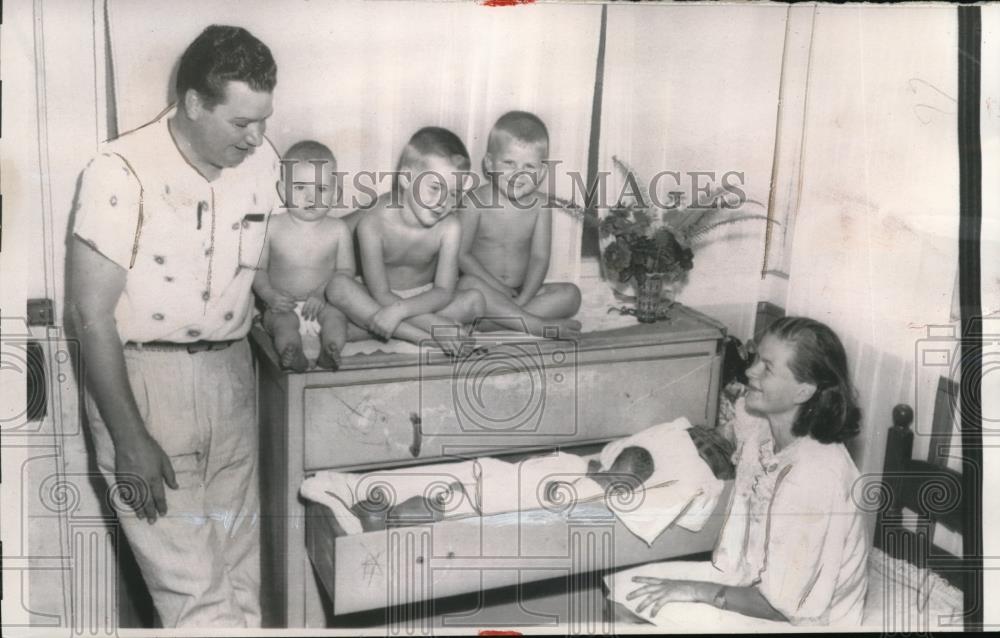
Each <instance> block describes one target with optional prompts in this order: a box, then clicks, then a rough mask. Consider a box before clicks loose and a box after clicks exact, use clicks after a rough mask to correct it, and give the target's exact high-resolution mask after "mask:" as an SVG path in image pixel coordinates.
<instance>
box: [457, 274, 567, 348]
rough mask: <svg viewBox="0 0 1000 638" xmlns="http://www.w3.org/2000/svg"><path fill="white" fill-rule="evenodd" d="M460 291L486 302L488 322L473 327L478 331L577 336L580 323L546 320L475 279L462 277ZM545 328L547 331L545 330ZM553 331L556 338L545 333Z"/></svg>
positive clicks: (564, 320) (565, 320) (563, 336)
mask: <svg viewBox="0 0 1000 638" xmlns="http://www.w3.org/2000/svg"><path fill="white" fill-rule="evenodd" d="M458 288H459V289H460V290H478V291H479V292H481V293H482V295H483V297H485V299H486V315H488V316H489V317H490V320H489V321H481V322H479V323H478V324H477V326H478V327H479V329H480V330H527V331H528V333H529V334H533V335H536V336H539V337H547V336H558V337H559V338H560V339H574V338H576V337H579V336H580V327H581V326H580V322H579V321H576V320H575V319H546V318H544V317H539V316H538V315H535V314H533V313H531V312H529V311H527V310H525V309H524V308H522V307H521V306H518V305H517V304H516V303H514V300H513V299H511V298H509V297H507V296H506V295H504V294H503V293H502V292H500V291H499V290H497V289H495V288H493V287H492V286H490V285H489V284H487V283H486V282H484V281H483V280H481V279H479V278H478V277H471V276H468V275H466V276H465V277H462V278H461V279H460V280H459V282H458ZM546 328H548V329H549V330H546ZM553 329H554V330H555V331H556V332H557V334H556V335H552V334H551V333H550V332H549V331H550V330H553Z"/></svg>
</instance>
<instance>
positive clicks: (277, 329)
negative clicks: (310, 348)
mask: <svg viewBox="0 0 1000 638" xmlns="http://www.w3.org/2000/svg"><path fill="white" fill-rule="evenodd" d="M264 327H265V328H266V329H267V331H268V332H269V333H271V336H272V337H273V338H274V349H275V350H277V351H278V359H279V361H280V362H281V367H282V368H283V369H286V370H287V369H291V370H294V371H296V372H305V371H306V369H308V368H309V360H308V359H306V355H305V353H304V352H303V351H302V336H301V335H299V318H298V316H296V314H295V313H294V312H273V311H271V310H268V311H267V312H266V313H265V317H264Z"/></svg>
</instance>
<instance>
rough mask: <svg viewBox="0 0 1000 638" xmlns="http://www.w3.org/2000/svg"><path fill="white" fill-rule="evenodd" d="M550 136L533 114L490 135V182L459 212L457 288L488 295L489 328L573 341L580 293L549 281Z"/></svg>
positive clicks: (504, 121) (513, 115)
mask: <svg viewBox="0 0 1000 638" xmlns="http://www.w3.org/2000/svg"><path fill="white" fill-rule="evenodd" d="M548 150H549V135H548V131H547V130H546V128H545V124H544V123H543V122H542V121H541V120H540V119H539V118H538V117H536V116H535V115H532V114H531V113H525V112H523V111H511V112H510V113H507V114H505V115H503V116H502V117H500V119H499V120H497V123H496V124H494V125H493V129H492V130H491V131H490V137H489V140H488V142H487V150H486V157H485V158H484V159H483V166H484V169H485V170H486V173H487V177H488V179H487V183H486V184H484V185H483V186H482V187H480V188H478V189H476V190H475V191H473V192H472V193H470V195H469V197H468V198H467V199H466V201H465V203H464V206H463V209H462V211H461V213H460V217H461V220H462V245H461V249H460V251H459V261H458V263H459V267H460V268H461V270H462V274H463V277H462V279H461V280H460V281H459V289H462V290H478V291H480V292H481V293H483V296H484V297H485V298H486V314H487V315H488V316H489V317H490V318H491V321H490V324H489V325H486V326H483V327H485V328H487V329H489V328H497V327H499V328H508V329H514V330H521V329H524V328H527V330H528V332H530V333H531V334H534V335H538V336H547V335H548V334H551V333H549V332H548V331H546V330H545V328H546V327H548V328H549V329H550V330H551V329H552V328H553V327H554V328H557V329H558V332H557V336H558V337H559V338H562V339H572V338H575V337H578V336H579V334H580V322H579V321H576V320H574V319H572V318H571V317H573V315H575V314H576V312H577V311H578V310H579V309H580V289H579V288H577V287H576V286H575V285H573V284H571V283H544V282H545V276H546V274H547V273H548V269H549V256H550V253H551V241H552V210H551V208H550V207H548V206H546V205H545V198H544V196H543V195H542V194H541V193H539V192H538V187H539V186H540V185H541V182H542V180H543V179H544V178H545V174H546V169H547V167H546V165H545V163H544V160H545V158H546V156H547V155H548Z"/></svg>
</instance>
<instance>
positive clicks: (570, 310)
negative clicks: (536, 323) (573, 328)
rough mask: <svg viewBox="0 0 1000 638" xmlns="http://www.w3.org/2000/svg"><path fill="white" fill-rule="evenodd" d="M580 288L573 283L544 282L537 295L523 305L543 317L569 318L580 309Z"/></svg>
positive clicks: (527, 309)
mask: <svg viewBox="0 0 1000 638" xmlns="http://www.w3.org/2000/svg"><path fill="white" fill-rule="evenodd" d="M581 301H582V297H581V295H580V289H579V288H577V287H576V286H575V285H574V284H571V283H561V282H560V283H551V284H542V287H541V288H539V289H538V292H537V293H535V296H534V297H533V298H532V299H530V300H529V301H528V303H526V304H524V306H522V307H523V308H524V310H525V311H526V312H530V313H531V314H533V315H535V316H538V317H542V318H543V319H568V318H570V317H572V316H573V315H575V314H576V313H577V312H578V311H579V310H580V302H581Z"/></svg>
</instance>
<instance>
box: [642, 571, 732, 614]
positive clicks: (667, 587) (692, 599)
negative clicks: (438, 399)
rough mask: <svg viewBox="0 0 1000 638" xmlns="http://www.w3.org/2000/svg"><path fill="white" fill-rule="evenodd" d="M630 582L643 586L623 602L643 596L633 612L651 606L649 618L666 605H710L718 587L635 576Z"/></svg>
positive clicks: (689, 581)
mask: <svg viewBox="0 0 1000 638" xmlns="http://www.w3.org/2000/svg"><path fill="white" fill-rule="evenodd" d="M632 582H634V583H642V584H643V585H644V586H643V587H639V588H638V589H636V590H634V591H632V592H631V593H629V594H628V595H627V596H625V600H633V599H635V598H640V597H643V596H644V597H645V598H644V599H643V600H642V602H641V603H639V606H638V607H636V608H635V611H636V613H640V614H641V613H642V611H643V610H644V609H646V608H647V607H649V606H650V605H652V606H653V607H652V609H651V610H650V612H649V615H650V616H656V614H658V613H659V612H660V609H661V608H662V607H663V606H664V605H666V604H667V603H710V602H712V599H713V598H714V597H715V594H716V593H717V592H718V590H719V587H720V585H718V584H716V583H706V582H701V581H694V580H670V579H667V578H652V577H649V576H635V577H634V578H632Z"/></svg>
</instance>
